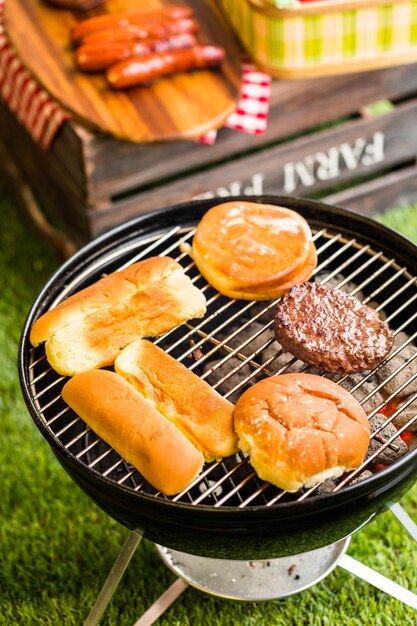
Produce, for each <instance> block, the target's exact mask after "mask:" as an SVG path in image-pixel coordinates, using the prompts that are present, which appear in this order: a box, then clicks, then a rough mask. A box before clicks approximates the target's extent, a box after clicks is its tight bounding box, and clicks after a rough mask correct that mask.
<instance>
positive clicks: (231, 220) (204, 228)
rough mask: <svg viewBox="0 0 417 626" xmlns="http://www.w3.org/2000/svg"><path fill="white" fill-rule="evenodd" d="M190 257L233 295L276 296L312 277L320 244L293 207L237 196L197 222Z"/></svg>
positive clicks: (224, 291)
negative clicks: (261, 202) (252, 200)
mask: <svg viewBox="0 0 417 626" xmlns="http://www.w3.org/2000/svg"><path fill="white" fill-rule="evenodd" d="M191 256H192V257H193V259H194V261H195V263H196V265H197V267H198V269H199V270H200V272H201V273H202V274H203V276H204V277H205V278H206V280H207V281H208V282H209V283H210V285H212V286H213V287H214V288H215V289H217V291H219V292H220V293H222V294H223V295H225V296H229V297H230V298H238V299H244V300H267V299H274V298H278V297H279V296H281V295H282V294H284V293H286V292H287V291H288V290H289V289H291V287H292V286H293V285H295V284H297V283H301V282H303V281H305V280H307V279H308V278H310V276H311V274H312V272H313V270H314V268H315V267H316V264H317V254H316V248H315V246H314V243H313V241H312V235H311V231H310V228H309V226H308V224H307V222H306V221H305V219H304V218H303V217H302V216H301V215H299V214H298V213H296V212H295V211H292V210H290V209H286V208H284V207H280V206H275V205H270V204H256V203H254V202H242V201H239V200H236V201H232V202H225V203H223V204H218V205H217V206H215V207H213V208H212V209H210V210H209V211H207V213H206V214H205V215H204V217H203V218H202V220H201V221H200V222H199V224H198V226H197V229H196V232H195V235H194V238H193V244H192V250H191Z"/></svg>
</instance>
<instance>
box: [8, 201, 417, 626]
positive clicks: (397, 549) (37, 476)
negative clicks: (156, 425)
mask: <svg viewBox="0 0 417 626" xmlns="http://www.w3.org/2000/svg"><path fill="white" fill-rule="evenodd" d="M0 220H1V224H0V238H1V242H0V267H2V268H3V269H2V274H1V276H2V281H1V297H0V345H1V347H2V350H3V355H2V358H1V359H0V368H1V370H0V386H1V392H0V407H1V428H2V431H1V432H2V436H1V440H0V441H1V443H0V472H1V475H0V477H1V490H0V494H1V497H0V507H1V510H0V545H1V550H0V626H6V625H7V626H15V625H22V626H36V625H40V624H42V625H51V626H52V625H53V626H57V625H60V626H61V625H62V626H72V625H74V626H75V625H77V626H78V625H80V624H82V623H83V620H84V619H85V617H86V615H87V614H88V611H89V609H90V608H91V606H92V603H93V602H94V600H95V598H96V596H97V593H98V591H99V589H100V587H101V585H102V583H103V581H104V579H105V577H106V576H107V573H108V571H109V569H110V567H111V565H112V564H113V561H114V559H115V558H116V555H117V553H118V551H119V549H120V547H121V545H122V543H123V541H124V539H125V537H126V534H127V531H126V530H125V529H124V528H123V527H121V526H120V525H119V524H117V523H116V522H114V521H113V520H112V519H110V518H109V517H108V516H107V515H106V514H105V513H103V512H102V511H101V510H100V509H99V508H98V507H97V506H96V505H95V504H93V503H92V501H91V500H90V499H89V498H87V496H85V495H84V493H83V492H81V490H80V489H79V488H78V487H77V486H76V485H75V484H74V483H73V482H72V481H71V480H70V479H69V478H68V477H67V475H66V474H65V472H64V470H63V469H62V468H61V466H60V465H59V464H58V462H57V461H56V460H55V457H54V456H53V454H52V452H51V451H50V449H49V447H48V445H47V443H46V442H45V440H44V439H43V438H42V437H41V435H40V434H39V433H38V431H37V430H36V428H35V426H34V424H33V422H32V420H31V418H30V416H29V414H28V412H27V410H26V407H25V404H24V401H23V399H22V397H21V392H20V387H19V381H18V376H17V366H16V358H17V357H16V354H17V345H18V340H19V335H20V329H21V327H22V325H23V322H24V319H25V315H26V313H27V311H28V309H29V307H30V305H31V303H32V301H33V300H34V298H35V296H36V295H37V293H38V291H39V290H40V288H41V287H42V285H43V284H44V282H45V281H46V279H47V278H48V277H49V276H50V274H51V273H52V272H53V271H54V269H55V268H57V267H58V265H59V260H58V259H57V258H55V257H54V256H53V255H52V253H51V252H49V251H48V249H47V246H46V245H45V244H44V243H43V242H42V241H41V240H40V239H39V238H38V236H37V235H36V234H35V233H34V232H33V230H32V227H31V226H30V225H29V224H28V223H27V222H26V221H25V219H24V218H23V217H22V216H21V215H20V214H19V213H18V212H17V210H16V208H15V207H14V206H13V203H12V202H11V200H10V199H9V198H8V197H7V196H6V194H5V192H4V190H2V189H0ZM382 221H384V222H386V223H388V224H390V225H392V226H394V227H395V228H397V229H398V230H400V231H402V232H404V233H406V234H408V235H409V236H410V237H412V238H414V239H415V240H416V241H417V206H415V207H410V208H408V209H403V210H401V211H391V212H389V213H388V214H386V215H385V216H384V218H383V220H382ZM403 505H404V507H405V508H406V510H407V511H408V513H409V514H410V515H412V516H413V517H414V519H417V484H416V485H415V487H414V488H413V489H412V490H411V491H410V492H409V493H408V494H407V496H406V497H405V498H404V500H403ZM349 554H351V555H352V556H354V557H356V558H358V559H360V560H362V561H363V562H364V563H366V564H368V565H369V566H371V567H374V568H375V569H377V570H378V571H379V572H381V573H383V574H386V575H387V576H390V577H392V578H393V579H395V580H396V581H398V582H399V583H401V584H403V585H404V586H406V587H408V588H409V589H411V590H412V591H414V592H417V577H416V571H417V549H416V545H415V543H413V541H412V540H411V539H410V538H409V537H408V535H407V534H406V532H405V531H404V530H403V529H402V527H401V526H400V525H399V524H398V523H397V522H396V520H395V519H394V518H393V516H392V515H391V514H390V513H389V512H387V513H384V514H383V515H381V516H379V518H378V519H377V520H376V521H374V522H373V523H371V524H369V525H368V526H367V527H365V528H364V529H363V530H361V531H360V532H359V533H357V534H356V535H355V536H354V537H353V539H352V542H351V545H350V548H349ZM173 580H174V576H173V575H172V574H171V572H170V571H169V570H168V569H167V568H166V567H165V566H164V565H163V564H162V563H161V562H160V561H159V558H158V557H157V555H156V554H155V551H154V549H153V546H152V545H151V544H149V543H147V542H146V541H144V542H142V544H141V546H140V547H139V550H138V551H137V553H136V554H135V556H134V558H133V561H132V563H131V565H130V566H129V568H128V570H127V572H126V574H125V576H124V578H123V580H122V583H121V585H120V587H119V589H118V591H117V593H116V595H115V597H114V598H113V601H112V602H111V605H110V606H109V608H108V610H107V611H106V613H105V616H104V618H103V620H102V626H109V625H112V626H125V625H126V626H131V625H132V624H133V623H134V622H135V621H136V619H137V618H138V617H139V615H140V614H141V613H142V612H143V611H144V610H145V609H146V608H147V607H148V606H149V605H150V604H151V603H152V602H153V601H154V600H155V599H156V598H157V597H158V596H159V595H160V594H161V593H162V592H163V591H164V590H165V589H166V587H167V586H168V585H169V584H170V583H171V582H172V581H173ZM158 624H159V625H160V626H163V625H164V626H167V625H170V626H198V625H200V624H202V625H206V624H207V625H209V626H261V625H262V626H281V625H282V626H284V625H285V626H292V625H295V626H299V625H308V626H363V625H365V626H367V625H372V626H380V625H381V626H382V625H384V626H385V625H392V626H397V625H408V624H410V625H415V624H417V615H416V614H415V612H414V611H413V610H412V609H411V608H408V607H405V606H404V605H402V604H401V603H400V602H398V601H397V600H393V599H391V598H389V597H388V596H387V595H385V594H384V593H381V592H378V591H376V590H375V589H373V588H372V587H370V586H369V585H367V584H366V583H364V582H362V581H360V580H357V579H355V578H354V577H352V576H351V575H349V574H347V573H345V572H344V571H342V570H341V569H336V570H335V571H334V572H333V573H332V574H331V575H330V576H328V577H327V578H326V579H325V580H324V581H322V582H321V583H319V584H318V585H316V586H315V587H313V588H311V589H310V590H308V591H306V592H304V593H302V594H300V595H297V596H293V597H292V598H289V599H287V600H283V601H277V602H257V603H238V602H231V601H225V600H220V599H216V598H211V597H209V596H208V595H206V594H203V593H200V592H198V591H196V590H194V589H188V590H187V591H186V592H185V593H184V594H183V595H182V596H181V597H180V598H179V599H178V600H177V601H176V603H175V604H174V605H172V607H171V608H170V609H169V611H167V613H166V614H165V616H164V617H162V618H161V619H160V621H159V622H158Z"/></svg>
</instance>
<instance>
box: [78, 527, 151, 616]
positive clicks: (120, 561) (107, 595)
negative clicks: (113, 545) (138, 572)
mask: <svg viewBox="0 0 417 626" xmlns="http://www.w3.org/2000/svg"><path fill="white" fill-rule="evenodd" d="M142 537H143V532H141V531H138V530H132V531H130V533H129V535H128V536H127V539H126V541H125V542H124V544H123V547H122V549H121V550H120V552H119V555H118V557H117V559H116V560H115V562H114V564H113V567H112V568H111V570H110V573H109V575H108V576H107V579H106V582H105V583H104V585H103V587H102V588H101V591H100V593H99V594H98V596H97V600H96V601H95V603H94V606H93V608H92V609H91V611H90V614H89V616H88V617H87V619H86V620H85V622H84V626H98V623H99V621H100V618H101V616H102V615H103V613H104V611H105V610H106V608H107V605H108V604H109V602H110V600H111V598H112V596H113V594H114V592H115V591H116V588H117V586H118V584H119V582H120V579H121V578H122V576H123V574H124V572H125V569H126V568H127V566H128V565H129V563H130V559H131V558H132V556H133V555H134V553H135V551H136V548H137V547H138V545H139V543H140V540H141V539H142Z"/></svg>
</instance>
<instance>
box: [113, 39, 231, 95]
mask: <svg viewBox="0 0 417 626" xmlns="http://www.w3.org/2000/svg"><path fill="white" fill-rule="evenodd" d="M223 59H224V50H223V48H220V47H219V46H194V47H193V48H189V49H188V50H171V51H170V52H160V53H157V54H156V53H155V54H150V55H149V56H147V57H144V58H136V57H134V58H132V59H129V60H128V61H122V62H121V63H117V64H116V65H113V66H112V67H110V68H109V69H108V70H107V80H108V81H109V83H110V85H111V86H112V87H113V88H114V89H124V88H125V87H133V86H135V85H142V84H144V83H149V82H150V81H152V80H154V79H155V78H160V77H162V76H168V75H169V74H174V73H176V72H186V71H188V70H192V69H196V68H204V67H212V66H215V65H219V64H220V63H221V62H222V61H223Z"/></svg>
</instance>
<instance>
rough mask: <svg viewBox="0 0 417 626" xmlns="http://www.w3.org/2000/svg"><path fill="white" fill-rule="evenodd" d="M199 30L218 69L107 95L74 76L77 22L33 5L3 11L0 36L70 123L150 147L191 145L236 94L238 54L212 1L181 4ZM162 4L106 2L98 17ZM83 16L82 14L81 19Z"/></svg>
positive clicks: (24, 1)
mask: <svg viewBox="0 0 417 626" xmlns="http://www.w3.org/2000/svg"><path fill="white" fill-rule="evenodd" d="M187 2H188V3H189V5H190V6H191V7H192V8H193V10H194V12H195V15H196V18H197V19H198V22H199V24H200V32H199V41H200V42H201V43H211V44H215V45H220V46H222V47H223V48H224V49H225V51H226V58H225V60H224V62H223V63H222V64H221V67H220V68H218V69H205V70H198V71H194V72H183V73H178V74H175V75H174V76H172V77H169V78H165V79H161V80H158V81H155V82H154V83H152V84H150V85H148V86H143V87H136V88H132V89H126V90H123V91H114V90H112V89H111V88H110V87H109V85H108V84H107V82H106V79H105V77H104V75H102V74H94V75H91V74H85V73H82V72H80V71H78V70H77V69H76V68H75V64H74V55H73V50H72V49H71V45H70V43H69V40H70V29H71V27H72V26H73V25H74V24H75V23H76V21H77V20H76V14H75V13H71V12H70V11H64V10H57V9H54V8H51V7H49V6H47V5H46V4H45V3H44V2H40V1H39V0H14V1H13V2H7V3H6V5H5V28H6V32H7V35H8V37H9V39H10V40H11V42H12V44H13V45H14V47H15V49H16V50H17V53H18V55H19V57H20V59H21V60H22V62H23V63H24V65H25V66H26V67H27V68H28V69H29V70H30V71H31V72H32V74H33V75H34V76H35V77H36V78H37V80H38V81H39V83H40V84H41V85H43V86H44V87H45V89H47V91H49V93H50V94H52V95H53V96H54V97H55V98H56V99H57V100H58V102H60V104H61V105H62V106H63V107H64V108H65V109H67V110H68V111H70V113H71V114H72V116H73V117H74V118H75V119H79V120H82V121H83V123H85V124H87V125H88V126H89V127H91V128H94V129H99V130H101V131H103V132H106V133H110V134H111V135H113V136H114V137H118V138H121V139H125V140H129V141H136V142H152V141H161V140H174V139H181V138H190V137H196V136H198V135H200V134H202V133H205V132H207V131H208V130H210V129H211V128H214V127H216V128H217V127H219V126H221V125H222V123H223V122H224V120H225V119H226V118H227V116H228V115H229V114H230V113H231V112H232V111H233V110H234V109H235V107H236V102H237V99H238V96H239V90H240V52H239V48H238V46H237V44H236V42H235V40H234V37H233V35H232V33H231V30H230V27H229V26H228V24H227V23H226V21H225V19H224V17H223V15H222V14H221V13H220V11H219V9H218V8H217V5H216V4H215V3H214V2H213V1H212V0H187ZM161 6H164V2H163V1H162V0H148V1H147V2H146V3H145V5H144V3H143V0H124V1H122V0H108V1H107V2H106V3H105V4H103V5H102V7H103V8H102V9H101V10H105V11H106V12H108V13H114V12H117V11H122V10H132V9H135V8H136V9H138V10H145V11H146V10H148V9H149V10H152V9H155V8H159V7H161ZM88 15H89V12H86V16H87V17H88Z"/></svg>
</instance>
